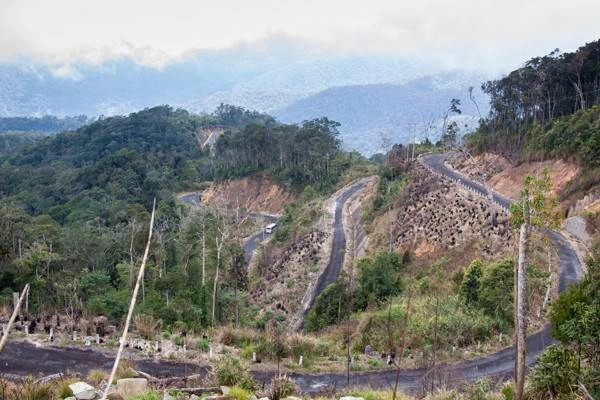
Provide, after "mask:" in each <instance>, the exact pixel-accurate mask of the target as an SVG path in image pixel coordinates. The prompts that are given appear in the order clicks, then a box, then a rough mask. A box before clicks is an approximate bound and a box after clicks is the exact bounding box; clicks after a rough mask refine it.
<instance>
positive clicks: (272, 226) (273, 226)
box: [265, 222, 277, 234]
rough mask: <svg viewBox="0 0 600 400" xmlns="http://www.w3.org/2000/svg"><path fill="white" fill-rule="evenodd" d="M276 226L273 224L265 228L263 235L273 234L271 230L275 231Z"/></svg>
mask: <svg viewBox="0 0 600 400" xmlns="http://www.w3.org/2000/svg"><path fill="white" fill-rule="evenodd" d="M276 226H277V224H276V223H274V222H273V223H272V224H269V225H267V227H266V228H265V233H269V234H271V233H273V229H275V227H276Z"/></svg>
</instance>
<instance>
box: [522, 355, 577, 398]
mask: <svg viewBox="0 0 600 400" xmlns="http://www.w3.org/2000/svg"><path fill="white" fill-rule="evenodd" d="M576 383H577V356H576V355H575V353H573V352H572V351H571V350H570V349H567V348H564V347H559V346H550V347H548V348H547V349H546V350H544V352H543V353H542V354H541V355H540V357H539V358H538V361H537V363H536V364H535V365H534V366H533V368H532V369H531V372H530V373H529V387H530V390H531V392H532V394H533V395H535V396H536V397H538V398H554V397H556V396H558V395H559V394H563V395H565V394H570V393H572V392H573V388H574V385H575V384H576Z"/></svg>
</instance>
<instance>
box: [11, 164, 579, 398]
mask: <svg viewBox="0 0 600 400" xmlns="http://www.w3.org/2000/svg"><path fill="white" fill-rule="evenodd" d="M446 158H448V155H445V154H430V155H425V156H422V157H421V158H420V162H422V163H423V164H424V165H425V166H426V167H427V168H429V169H430V170H432V171H433V172H435V173H437V174H440V175H442V176H445V177H447V178H450V179H452V180H455V181H457V182H458V183H460V184H462V185H463V186H465V187H466V188H468V189H470V190H472V191H474V192H476V193H478V194H481V195H484V196H486V195H487V190H486V189H485V187H484V186H483V185H481V184H479V183H477V182H474V181H473V180H471V179H469V178H468V177H466V176H464V175H461V174H460V173H458V172H456V171H454V170H451V169H450V168H448V167H447V166H446V165H445V164H444V160H445V159H446ZM356 190H359V189H356ZM351 195H352V193H348V196H347V197H346V196H344V197H342V196H340V198H339V200H340V201H339V202H337V203H336V215H335V217H336V221H338V222H339V225H338V226H337V228H338V229H341V230H338V231H337V232H338V242H337V245H336V244H335V243H336V241H335V240H334V247H336V246H337V247H336V248H337V249H338V251H337V252H332V256H331V257H332V259H333V260H334V261H333V263H332V262H331V261H330V265H332V269H331V271H330V272H331V273H330V274H326V275H325V274H324V278H323V283H322V287H323V288H324V287H325V286H327V282H329V283H331V282H333V281H334V280H335V278H333V277H334V276H336V277H337V274H334V272H335V271H336V268H338V269H337V273H339V270H340V269H341V264H339V261H337V260H338V258H336V257H341V260H342V262H343V253H341V252H340V251H339V249H344V248H345V235H344V234H343V228H342V224H341V212H342V211H343V208H342V207H343V203H344V202H345V201H346V200H347V199H348V198H349V197H350V196H351ZM492 195H493V199H494V201H495V202H497V203H498V204H499V205H501V206H502V207H508V206H509V205H510V200H509V199H507V198H505V197H503V196H501V195H499V194H497V193H493V194H492ZM344 199H345V200H344ZM338 210H339V214H338ZM334 225H335V224H334ZM335 232H336V231H335V230H334V235H335ZM340 233H341V234H340ZM547 234H548V236H549V237H550V239H551V240H552V242H553V243H554V245H555V246H556V247H557V249H558V257H559V283H558V289H559V291H563V290H564V289H565V288H566V287H567V286H568V285H569V284H571V283H574V282H576V281H578V280H579V279H580V278H581V276H582V272H581V265H580V263H579V260H578V258H577V255H576V253H575V251H574V249H573V247H572V246H571V244H570V243H569V242H568V241H567V240H566V239H565V238H564V237H563V236H562V235H561V234H560V233H558V232H554V231H550V232H547ZM334 237H335V236H334ZM336 254H337V256H336ZM340 254H341V255H340ZM551 343H553V339H552V337H551V336H550V326H549V325H546V326H545V327H544V328H543V329H542V330H541V331H539V332H536V333H534V334H532V335H530V336H529V337H528V338H527V362H528V364H531V363H533V362H535V360H536V358H537V356H538V355H539V354H540V352H541V351H542V350H543V349H544V348H545V347H546V346H548V345H550V344H551ZM110 359H111V358H109V356H107V355H106V354H104V353H100V352H98V351H88V350H80V349H73V348H43V347H39V348H38V347H35V346H33V345H31V344H29V343H25V342H11V343H9V344H8V345H7V347H6V348H5V350H4V352H3V353H2V354H0V372H1V373H10V374H18V375H24V374H31V373H36V374H51V373H57V372H63V371H66V370H71V371H77V372H82V373H85V372H87V371H88V370H89V369H91V368H99V367H102V366H105V365H109V366H110V363H109V362H108V361H109V360H110ZM107 360H108V361H107ZM107 363H108V364H107ZM514 363H515V349H514V346H511V347H508V348H505V349H502V350H500V351H498V352H496V353H493V354H490V355H488V356H485V357H480V358H477V359H473V360H469V361H463V362H459V363H454V364H449V365H444V366H441V367H440V370H439V372H438V373H437V378H436V381H440V382H442V383H446V384H448V385H450V386H451V385H453V384H458V383H460V382H462V381H473V380H476V379H478V378H481V377H510V376H511V375H512V373H513V369H514V365H515V364H514ZM137 368H139V369H140V370H143V371H145V372H149V373H154V374H155V375H157V376H169V375H178V376H180V375H185V373H183V372H198V373H203V372H206V370H207V368H206V367H202V366H195V367H194V366H192V365H191V364H177V363H173V362H168V361H163V360H161V361H154V360H139V361H137ZM193 368H197V369H196V370H194V369H193ZM253 375H254V376H255V378H256V379H258V380H259V381H262V382H268V381H269V380H270V379H271V377H272V376H273V373H271V372H253ZM290 376H291V377H292V378H293V379H294V380H295V381H296V382H297V384H298V385H299V387H300V389H301V390H302V391H304V392H307V393H314V392H317V391H318V390H319V388H320V387H322V386H323V385H333V386H335V387H336V388H338V389H339V388H343V387H345V386H346V374H345V373H319V374H310V373H292V374H290ZM395 377H396V372H395V371H394V370H384V371H373V372H356V373H352V374H351V380H350V384H351V385H355V386H370V387H373V388H385V389H388V388H390V387H392V386H393V384H394V381H395ZM428 379H429V378H428V376H427V371H426V370H425V369H423V368H418V369H403V370H402V371H401V373H400V388H401V389H402V390H404V391H407V392H413V393H415V392H419V391H420V390H422V388H423V385H424V383H425V382H427V380H428Z"/></svg>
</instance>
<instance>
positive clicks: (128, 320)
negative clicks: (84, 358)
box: [101, 199, 156, 400]
mask: <svg viewBox="0 0 600 400" xmlns="http://www.w3.org/2000/svg"><path fill="white" fill-rule="evenodd" d="M155 207H156V199H154V203H153V204H152V216H151V217H150V228H149V229H148V242H147V243H146V250H144V257H143V258H142V265H141V266H140V270H139V272H138V276H137V281H136V283H135V287H134V288H133V294H132V295H131V302H130V303H129V311H128V312H127V318H126V319H125V327H124V328H123V335H121V340H120V343H119V350H118V351H117V357H116V358H115V363H114V364H113V367H112V371H111V372H110V376H109V378H108V382H107V383H106V388H105V389H104V393H102V398H101V400H106V396H107V395H108V391H109V389H110V387H111V385H112V382H113V380H114V379H115V374H116V373H117V368H118V367H119V361H120V360H121V356H122V355H123V349H124V348H125V342H126V341H127V332H128V331H129V324H130V323H131V317H132V315H133V309H134V308H135V301H136V298H137V295H138V292H139V290H140V283H141V281H142V279H143V277H144V269H145V268H146V260H147V259H148V253H149V252H150V242H151V241H152V227H153V226H154V210H155Z"/></svg>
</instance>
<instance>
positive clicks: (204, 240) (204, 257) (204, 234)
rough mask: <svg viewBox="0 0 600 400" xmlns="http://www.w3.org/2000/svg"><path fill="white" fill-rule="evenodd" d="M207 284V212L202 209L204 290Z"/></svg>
mask: <svg viewBox="0 0 600 400" xmlns="http://www.w3.org/2000/svg"><path fill="white" fill-rule="evenodd" d="M205 284H206V211H205V210H204V208H203V209H202V288H204V286H205Z"/></svg>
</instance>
